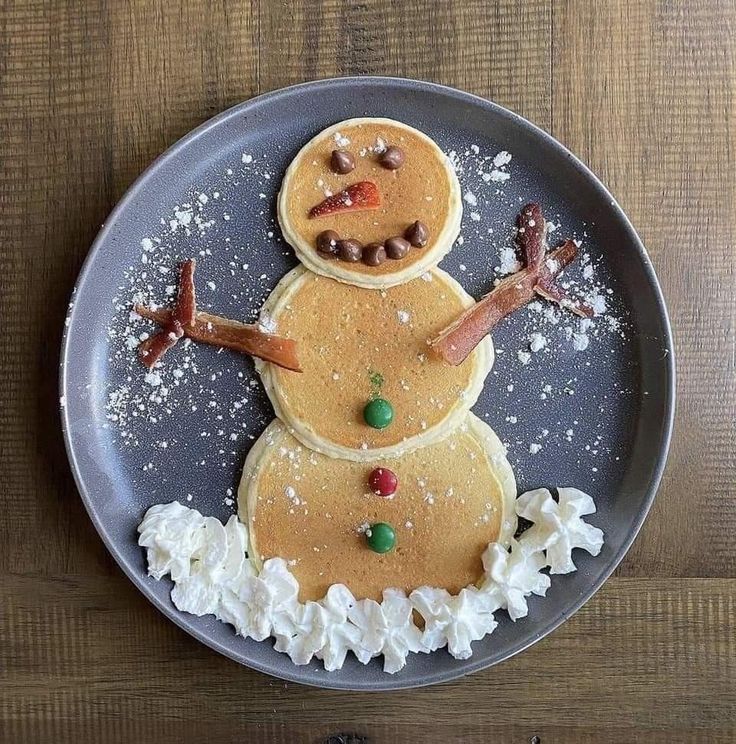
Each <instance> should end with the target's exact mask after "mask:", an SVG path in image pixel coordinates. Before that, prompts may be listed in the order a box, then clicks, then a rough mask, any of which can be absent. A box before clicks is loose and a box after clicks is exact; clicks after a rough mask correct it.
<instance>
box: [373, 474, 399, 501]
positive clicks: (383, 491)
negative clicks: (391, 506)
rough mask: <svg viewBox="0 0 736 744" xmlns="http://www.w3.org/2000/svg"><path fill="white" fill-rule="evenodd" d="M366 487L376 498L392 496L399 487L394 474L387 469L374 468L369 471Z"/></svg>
mask: <svg viewBox="0 0 736 744" xmlns="http://www.w3.org/2000/svg"><path fill="white" fill-rule="evenodd" d="M368 485H369V486H370V487H371V491H373V493H375V494H376V496H393V495H394V494H395V493H396V489H397V487H398V485H399V479H398V478H397V477H396V473H394V472H393V471H392V470H389V469H388V468H376V469H375V470H371V474H370V475H369V476H368Z"/></svg>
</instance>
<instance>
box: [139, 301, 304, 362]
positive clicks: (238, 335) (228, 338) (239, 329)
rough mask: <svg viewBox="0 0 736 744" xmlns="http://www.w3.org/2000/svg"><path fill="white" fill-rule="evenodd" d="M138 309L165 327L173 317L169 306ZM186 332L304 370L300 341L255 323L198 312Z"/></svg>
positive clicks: (219, 344)
mask: <svg viewBox="0 0 736 744" xmlns="http://www.w3.org/2000/svg"><path fill="white" fill-rule="evenodd" d="M135 311H136V312H137V313H138V315H140V316H141V317H143V318H147V319H148V320H152V321H153V322H154V323H158V324H159V325H161V326H164V327H166V326H167V324H168V323H169V322H170V321H171V318H172V311H171V310H167V309H166V308H156V309H153V308H149V307H146V306H144V305H136V306H135ZM184 335H185V336H188V337H189V338H191V339H192V341H200V342H202V343H205V344H211V345H212V346H224V347H225V348H228V349H233V350H234V351H239V352H241V353H244V354H250V355H251V356H254V357H258V358H259V359H263V360H264V361H266V362H272V363H273V364H276V365H278V366H279V367H283V368H284V369H289V370H292V371H293V372H301V371H302V368H301V365H300V364H299V359H298V358H297V355H296V341H294V340H293V339H290V338H283V337H282V336H274V335H271V334H269V333H263V331H261V330H260V329H259V328H258V326H255V325H246V324H245V323H238V322H237V321H235V320H229V319H228V318H222V317H220V316H218V315H211V314H210V313H201V312H198V313H197V314H196V316H195V318H194V322H193V323H192V324H191V325H188V326H186V327H184Z"/></svg>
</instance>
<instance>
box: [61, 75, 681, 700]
mask: <svg viewBox="0 0 736 744" xmlns="http://www.w3.org/2000/svg"><path fill="white" fill-rule="evenodd" d="M351 85H353V86H361V85H367V86H380V85H389V86H395V87H398V88H409V89H414V90H417V89H418V90H420V91H422V92H425V93H427V94H430V95H433V94H440V95H442V96H449V97H450V98H454V99H457V100H461V101H463V102H465V103H468V104H471V105H474V106H476V107H480V108H482V109H485V110H486V111H489V112H491V113H493V114H494V115H496V116H500V117H502V118H505V119H509V120H510V121H511V122H512V124H513V125H515V126H518V127H521V128H522V129H526V130H527V131H528V132H530V133H531V135H532V136H535V137H538V138H540V139H541V140H542V141H543V144H545V145H547V146H549V147H551V148H553V149H554V150H556V151H557V152H558V153H560V154H561V155H563V156H564V157H566V158H567V159H568V160H569V161H570V163H571V164H572V165H573V166H574V167H575V168H576V169H577V170H578V171H580V172H581V174H582V175H583V176H584V177H585V178H586V179H587V180H588V181H589V182H590V183H591V185H592V187H593V188H594V189H595V190H596V191H598V192H599V193H600V195H601V196H602V197H605V198H606V199H607V201H608V204H609V208H610V209H611V210H613V212H614V213H615V217H616V218H617V219H618V221H619V222H620V223H621V225H622V227H623V228H624V230H625V232H626V234H627V237H628V239H629V240H630V242H631V244H632V246H633V248H634V249H635V250H636V252H637V253H638V256H639V259H640V260H641V263H642V267H643V269H644V274H645V278H646V280H647V283H648V285H649V289H650V290H651V292H652V296H653V299H654V300H655V304H656V307H657V310H658V313H659V316H660V319H661V322H662V329H663V332H664V334H663V341H664V346H665V349H666V351H667V352H668V353H667V359H666V360H665V373H666V380H665V391H664V407H665V408H664V416H663V420H662V426H661V434H660V437H661V441H660V447H659V451H658V454H657V458H656V461H655V462H654V464H653V468H652V477H651V478H650V481H649V483H648V484H647V486H646V497H645V499H644V500H643V502H642V505H641V507H640V509H639V513H638V514H637V517H636V520H635V522H634V525H633V528H632V529H631V530H630V532H629V534H628V535H627V536H626V539H625V540H624V542H623V543H622V545H621V547H620V548H619V549H618V551H617V552H616V553H615V554H614V555H613V557H612V558H611V560H610V562H609V564H608V565H607V566H606V567H605V569H604V570H603V572H602V573H601V574H599V575H598V577H597V578H596V580H595V581H594V582H593V583H592V584H591V585H590V586H589V587H588V588H587V589H586V590H585V591H584V592H582V593H581V594H580V595H579V596H578V597H577V598H576V599H575V600H574V601H573V602H572V604H571V605H570V606H569V607H568V608H567V609H566V610H565V611H564V612H561V613H560V614H559V615H558V616H557V617H554V618H553V619H552V620H551V621H550V622H549V623H547V625H545V626H544V627H543V628H541V629H539V630H538V631H537V632H536V633H534V634H533V635H532V636H531V637H530V638H528V639H526V640H524V641H522V642H520V643H518V644H516V645H513V646H511V647H510V648H509V649H508V650H506V651H505V652H504V653H503V654H502V655H501V656H500V657H499V658H497V659H495V660H492V661H489V660H487V659H478V658H475V659H474V658H473V657H471V658H470V659H467V660H464V661H462V662H458V669H457V671H456V672H453V673H450V674H448V673H447V671H446V670H445V671H442V670H440V671H438V672H436V673H431V672H430V673H428V674H425V675H424V677H422V679H421V680H419V681H417V680H409V681H404V680H402V679H401V678H398V677H396V676H391V675H384V677H385V679H384V678H381V681H380V683H379V684H376V682H375V680H374V679H369V678H368V677H366V680H365V684H360V683H355V682H353V683H350V684H346V683H341V682H338V681H334V680H332V679H331V678H330V675H329V674H328V673H325V678H324V680H319V681H316V680H311V679H304V678H303V674H302V670H303V669H304V668H303V667H299V666H296V665H293V667H286V669H285V670H281V669H279V670H278V671H274V669H273V668H272V667H271V666H269V665H268V664H263V663H261V662H259V661H257V660H251V659H247V660H246V659H245V658H243V656H244V655H243V654H242V653H240V654H238V653H236V652H235V651H233V650H232V649H230V648H228V647H226V646H224V645H223V644H221V643H220V642H219V641H217V640H216V639H214V638H212V637H210V636H209V635H208V634H207V633H206V632H205V631H204V630H201V629H199V628H197V627H194V625H193V624H192V621H191V620H189V615H186V614H185V613H182V612H179V611H178V610H176V608H174V607H173V605H171V603H170V600H168V603H167V601H165V600H164V599H161V598H160V597H158V596H156V595H155V594H153V593H151V592H150V590H149V588H148V583H147V582H148V580H149V577H148V575H146V574H141V573H140V572H138V570H137V569H135V568H134V567H133V566H132V565H129V563H128V561H127V559H126V558H124V556H122V555H121V554H119V553H118V550H117V548H116V547H115V544H114V541H113V539H112V538H111V536H110V534H109V532H108V530H107V528H106V526H105V524H104V523H103V521H102V520H101V518H100V516H99V514H98V512H97V509H96V508H95V506H94V500H93V497H92V495H91V492H90V489H88V488H87V486H86V483H85V480H84V477H83V475H82V472H81V468H80V466H79V463H78V461H77V455H76V452H75V445H74V443H73V442H72V434H71V424H70V421H69V418H68V408H67V406H66V405H65V404H64V401H65V396H66V392H67V386H68V379H67V375H66V372H67V358H68V356H69V351H70V350H69V338H70V332H71V329H72V328H73V326H74V322H73V319H74V315H75V311H76V308H77V304H76V301H75V298H76V293H77V290H78V289H79V288H83V286H84V284H85V282H86V280H87V278H88V274H89V273H90V271H91V267H92V264H93V263H94V261H95V259H96V257H97V254H98V253H99V252H100V250H101V248H102V246H103V245H104V243H105V242H106V241H107V237H108V234H109V233H110V232H111V230H112V229H113V226H114V225H115V223H116V221H117V219H118V216H119V215H120V214H121V213H122V212H123V211H124V210H125V209H126V208H127V207H128V205H129V203H130V202H132V201H133V200H134V199H135V197H136V195H137V194H138V192H139V191H140V190H141V189H142V188H143V186H144V184H145V182H146V181H147V180H148V178H150V177H151V176H152V175H153V173H154V172H155V171H156V170H157V169H158V168H159V167H160V166H161V165H162V164H163V163H164V162H165V161H168V160H169V159H170V158H172V157H173V156H175V155H176V154H177V153H178V152H179V151H180V150H182V149H183V148H185V147H187V146H189V145H190V144H191V143H192V142H194V141H195V140H196V139H198V138H199V137H201V136H202V135H204V134H205V133H206V132H208V131H209V130H210V129H212V128H215V127H217V126H219V125H220V124H221V123H222V122H224V121H226V120H227V119H229V118H230V117H232V116H237V115H238V114H240V113H243V112H247V110H248V108H250V107H253V106H257V105H262V104H263V103H264V102H267V101H268V100H269V99H271V98H279V97H284V96H289V95H291V94H293V93H294V92H295V91H298V90H300V89H302V88H312V89H319V88H330V87H332V86H338V87H342V86H351ZM70 303H71V309H70V310H69V311H68V313H67V315H66V321H65V327H64V330H63V335H62V342H61V353H60V357H59V370H58V384H59V405H60V417H61V428H62V433H63V438H64V446H65V450H66V454H67V459H68V461H69V466H70V469H71V471H72V475H73V477H74V482H75V485H76V488H77V491H78V492H79V495H80V496H81V498H82V502H83V504H84V507H85V509H86V511H87V513H88V515H89V517H90V520H91V521H92V524H93V526H94V527H95V530H96V531H97V533H98V535H99V536H100V538H101V539H102V541H103V543H104V545H105V547H106V549H107V551H108V552H109V553H110V555H111V556H112V557H113V559H114V560H115V562H116V563H117V565H118V566H119V567H120V568H121V569H122V571H123V573H124V574H125V575H126V576H127V577H128V578H129V579H130V581H131V582H132V583H133V585H134V586H135V587H136V588H137V589H138V590H139V591H140V592H141V593H142V594H143V596H144V597H145V598H146V599H147V600H148V602H150V603H151V604H152V605H153V606H154V607H155V608H156V609H157V610H159V611H160V612H161V613H162V614H163V615H164V616H165V617H166V618H167V619H168V620H170V621H172V622H174V624H176V625H177V626H179V627H180V628H181V629H182V630H184V631H186V632H187V633H188V634H189V635H191V636H193V637H194V638H195V639H196V640H198V641H199V642H201V643H203V644H204V645H205V646H208V647H209V648H211V649H212V650H214V651H217V652H218V653H220V654H222V655H223V656H225V657H227V658H229V659H231V660H233V661H235V662H237V663H239V664H242V665H243V666H247V667H249V668H251V669H255V670H256V671H258V672H261V673H263V674H267V675H269V676H271V677H276V678H279V679H283V680H287V681H289V682H294V683H298V684H302V685H307V686H310V687H318V688H324V689H332V690H351V691H355V692H384V691H390V690H401V689H412V688H418V687H426V686H429V685H433V684H438V683H440V682H449V681H452V680H456V679H460V678H462V677H464V676H466V675H467V674H472V673H474V672H477V671H480V670H482V669H487V668H490V667H492V666H495V665H496V664H499V663H501V662H504V661H506V660H508V659H510V658H511V657H513V656H515V655H516V654H518V653H521V652H522V651H524V650H526V649H527V648H529V647H530V646H532V645H534V644H535V643H537V642H538V641H539V640H541V639H542V638H544V637H545V636H547V635H549V634H550V633H551V632H553V631H554V630H555V629H557V628H558V627H559V626H560V625H562V623H564V622H565V621H566V620H567V619H569V618H570V617H571V616H572V615H574V614H575V613H576V612H577V611H578V610H579V609H580V608H581V607H582V606H583V605H584V604H585V603H586V602H588V601H589V600H590V599H591V597H592V596H593V595H594V594H595V593H596V592H597V591H598V590H599V589H600V588H601V586H602V585H603V584H604V583H605V582H606V581H607V580H608V579H609V578H610V576H611V574H612V573H613V572H614V571H615V570H616V568H617V567H618V566H619V564H620V563H621V561H622V560H623V558H624V556H625V555H626V553H628V551H629V549H630V548H631V545H632V544H633V542H634V540H635V539H636V537H637V536H638V534H639V532H640V530H641V527H642V525H643V523H644V521H645V519H646V518H647V516H648V514H649V511H650V509H651V507H652V504H653V503H654V499H655V498H656V495H657V492H658V489H659V486H660V483H661V480H662V476H663V473H664V470H665V467H666V464H667V459H668V456H669V451H670V444H671V440H672V432H673V427H674V417H675V407H676V401H675V398H676V364H675V354H674V343H673V336H672V326H671V323H670V318H669V313H668V312H667V306H666V304H665V300H664V295H663V292H662V289H661V287H660V284H659V281H658V279H657V276H656V273H655V270H654V267H653V265H652V262H651V259H650V258H649V254H648V253H647V250H646V247H645V245H644V243H643V241H642V240H641V238H640V237H639V235H638V233H637V232H636V229H635V228H634V226H633V224H632V223H631V220H630V219H629V218H628V216H627V215H626V213H625V212H624V210H623V209H622V208H621V206H620V205H619V203H618V201H617V200H616V199H615V197H614V196H613V194H612V193H611V192H610V191H609V189H608V188H607V187H606V186H605V185H604V184H603V182H602V181H601V180H600V179H599V178H598V176H597V175H596V174H595V173H594V172H593V171H592V170H591V169H590V168H589V167H588V166H587V165H586V164H585V163H584V162H583V161H582V160H581V159H580V158H578V157H577V156H576V155H575V154H573V153H572V152H571V151H570V150H569V149H568V148H567V147H566V146H565V145H563V144H562V143H561V142H559V141H558V140H557V139H555V138H554V137H553V136H552V135H551V134H549V133H548V132H546V131H545V130H544V129H542V128H541V127H539V126H537V125H536V124H534V123H533V122H531V121H529V120H528V119H526V118H525V117H523V116H521V115H520V114H517V113H516V112H514V111H512V110H511V109H508V108H506V107H504V106H501V105H500V104H497V103H495V102H493V101H490V100H488V99H485V98H482V97H481V96H478V95H475V94H473V93H468V92H466V91H463V90H460V89H458V88H453V87H451V86H447V85H443V84H440V83H434V82H429V81H424V80H416V79H413V78H404V77H394V76H385V75H358V76H343V77H327V78H320V79H317V80H311V81H305V82H302V83H297V84H294V85H289V86H286V87H283V88H278V89H275V90H272V91H268V92H266V93H262V94H260V95H257V96H254V97H252V98H249V99H246V100H244V101H241V102H239V103H236V104H234V105H233V106H230V107H228V108H227V109H225V110H223V111H221V112H220V113H218V114H216V115H215V116H213V117H212V118H210V119H207V120H206V121H204V122H202V123H201V124H199V125H198V126H197V127H195V128H194V129H192V130H191V131H189V132H188V133H186V134H185V135H184V136H183V137H181V138H180V139H178V140H177V141H176V142H174V143H173V144H172V145H170V146H169V147H168V148H166V149H165V150H164V151H163V152H162V153H161V154H160V155H158V156H157V157H156V158H155V159H154V160H153V161H152V162H151V163H149V165H148V166H147V167H146V168H145V169H144V170H143V171H142V172H141V173H140V174H139V175H138V176H137V177H136V178H135V180H134V181H133V182H132V183H131V184H130V186H129V187H128V188H127V189H126V191H125V192H124V194H123V195H122V196H121V197H120V199H119V201H118V202H117V203H116V205H115V206H114V207H113V209H112V211H111V212H110V213H109V215H108V216H107V218H106V219H105V221H104V222H103V223H102V225H101V227H100V230H99V232H98V233H97V235H96V236H95V239H94V241H93V242H92V244H91V246H90V249H89V251H88V253H87V256H86V257H85V259H84V261H83V263H82V266H81V269H80V271H79V274H78V276H77V279H76V281H75V282H74V288H73V290H72V294H71V298H70ZM167 598H168V595H167ZM192 617H194V616H192Z"/></svg>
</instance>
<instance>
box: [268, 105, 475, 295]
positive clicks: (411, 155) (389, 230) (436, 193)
mask: <svg viewBox="0 0 736 744" xmlns="http://www.w3.org/2000/svg"><path fill="white" fill-rule="evenodd" d="M382 142H383V143H385V144H386V145H396V146H398V147H400V148H401V149H402V150H403V151H404V153H405V161H404V164H403V165H402V166H401V168H399V169H398V170H387V169H386V168H383V167H382V166H381V165H380V164H379V162H378V154H377V152H376V145H377V144H378V145H379V149H380V144H381V143H382ZM335 149H344V150H347V151H349V152H350V153H351V154H352V156H353V157H354V159H355V163H356V167H355V170H353V171H352V172H350V173H347V174H345V175H340V174H337V173H334V172H333V171H332V169H331V168H330V156H331V153H332V151H333V150H335ZM360 181H372V182H373V183H375V184H376V185H377V186H378V189H379V192H380V195H381V206H380V207H379V208H378V209H374V210H366V211H352V212H342V213H336V214H332V215H327V216H324V217H319V218H313V219H310V218H309V210H310V209H311V208H312V207H314V206H315V205H317V204H319V203H320V202H321V201H322V200H323V199H324V198H325V196H326V195H327V196H328V195H329V194H331V193H334V194H336V193H338V192H340V191H342V190H343V189H345V188H346V187H348V186H350V185H351V184H355V183H358V182H360ZM278 215H279V223H280V225H281V230H282V232H283V234H284V238H285V239H286V241H287V242H288V243H290V244H291V245H292V246H293V247H294V250H295V251H296V254H297V257H298V258H299V260H300V261H301V262H302V263H303V264H304V265H305V266H307V267H308V268H310V269H312V271H316V272H317V273H319V274H324V275H325V276H331V277H333V278H334V279H338V280H340V281H344V282H351V283H354V284H358V285H360V286H366V287H376V286H392V285H394V284H398V283H401V282H406V281H409V280H410V279H414V278H415V277H417V276H419V275H420V274H422V273H423V272H424V271H426V270H427V269H428V268H430V267H431V266H435V265H436V264H437V263H439V261H440V259H441V258H442V257H443V256H444V255H445V254H446V253H447V252H448V251H449V250H450V248H451V247H452V243H453V242H454V240H455V238H456V237H457V235H458V232H459V230H460V220H461V218H462V199H461V194H460V184H459V183H458V180H457V176H456V175H455V172H454V170H453V169H452V167H451V166H450V163H449V161H448V159H447V157H446V156H445V154H444V153H443V152H442V150H440V149H439V147H438V146H437V145H436V143H435V142H434V141H433V140H431V139H430V138H429V137H427V135H425V134H423V133H422V132H419V131H418V130H416V129H413V128H412V127H409V126H407V125H406V124H402V123H401V122H398V121H393V120H392V119H349V120H348V121H343V122H340V123H339V124H335V125H334V126H331V127H329V128H328V129H326V130H324V131H323V132H321V133H320V134H318V135H317V136H316V137H315V138H314V139H312V140H310V141H309V142H308V143H307V144H306V145H305V146H304V147H303V148H302V149H301V150H300V151H299V153H298V154H297V156H296V158H295V159H294V161H293V162H292V164H291V165H290V166H289V168H288V169H287V171H286V174H285V176H284V181H283V183H282V185H281V192H280V194H279V201H278ZM415 220H420V221H421V222H423V223H424V224H425V225H427V227H428V228H429V242H428V243H427V245H426V246H425V247H423V248H413V249H412V250H411V251H410V253H409V254H408V256H406V257H405V258H402V259H400V260H387V261H386V262H385V263H383V264H381V265H380V266H367V265H366V264H364V263H362V262H360V261H358V262H356V263H346V262H344V261H339V260H327V259H324V258H322V257H321V256H320V255H319V254H318V253H317V250H316V237H317V235H318V234H319V233H320V232H322V231H323V230H328V229H329V230H335V231H336V232H337V233H338V234H339V235H340V237H342V238H354V239H356V240H359V241H360V242H361V243H363V244H368V243H372V242H383V241H384V240H386V239H387V238H390V237H392V236H395V235H402V234H403V233H404V230H405V229H406V227H407V226H408V225H410V224H411V223H412V222H414V221H415Z"/></svg>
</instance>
